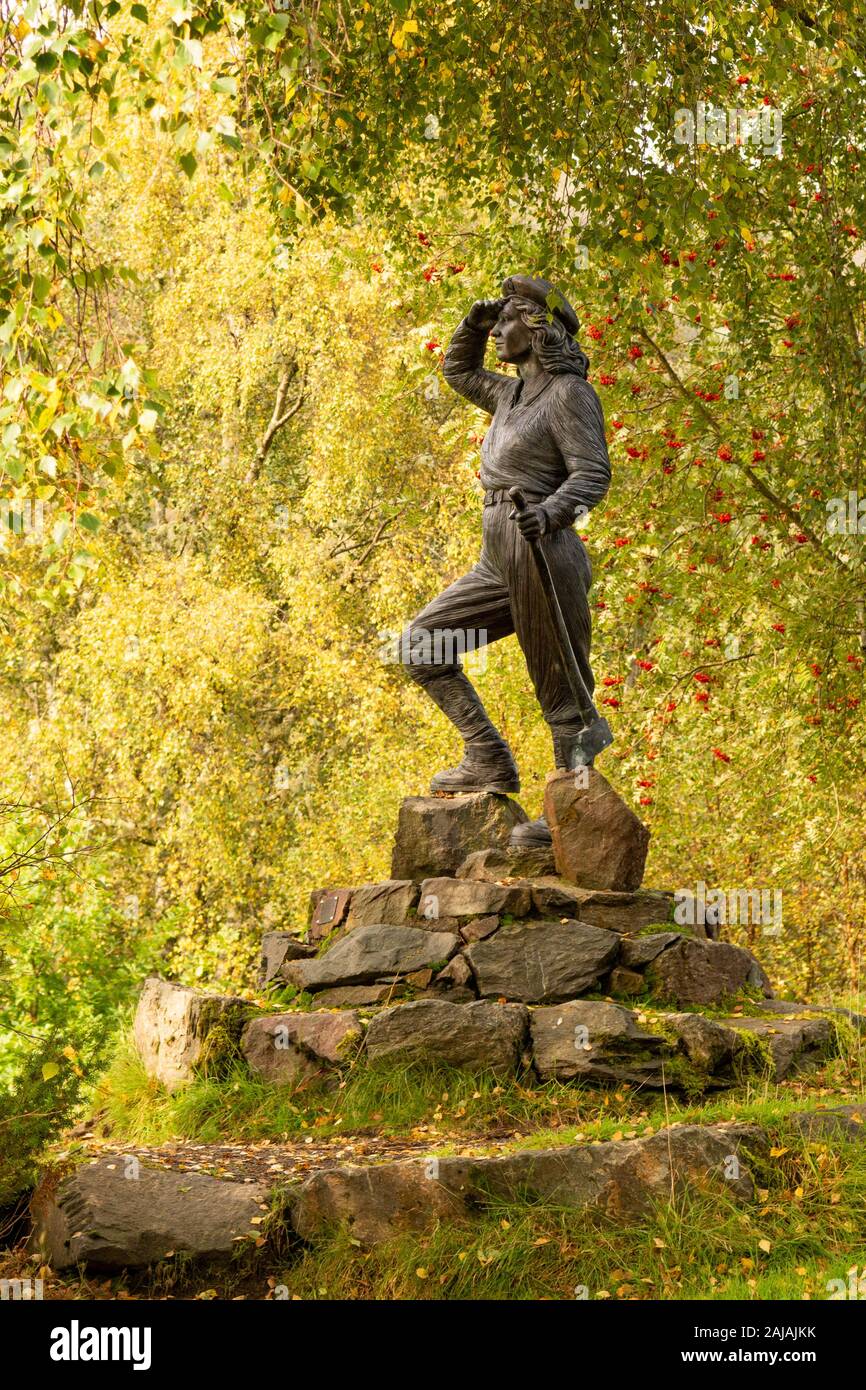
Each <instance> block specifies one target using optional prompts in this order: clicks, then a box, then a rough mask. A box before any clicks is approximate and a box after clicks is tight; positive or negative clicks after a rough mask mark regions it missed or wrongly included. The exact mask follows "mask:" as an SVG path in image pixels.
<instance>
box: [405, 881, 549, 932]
mask: <svg viewBox="0 0 866 1390" xmlns="http://www.w3.org/2000/svg"><path fill="white" fill-rule="evenodd" d="M531 906H532V897H531V893H530V889H529V885H528V884H527V883H481V882H478V881H476V880H473V879H465V878H425V879H424V882H423V883H422V884H421V899H420V902H419V904H418V911H419V913H421V914H423V915H424V916H425V917H426V918H428V920H430V921H432V922H435V921H436V920H437V919H438V918H440V917H450V918H464V917H487V916H490V915H491V914H496V915H499V916H511V917H525V916H526V914H527V912H528V911H529V909H530V908H531Z"/></svg>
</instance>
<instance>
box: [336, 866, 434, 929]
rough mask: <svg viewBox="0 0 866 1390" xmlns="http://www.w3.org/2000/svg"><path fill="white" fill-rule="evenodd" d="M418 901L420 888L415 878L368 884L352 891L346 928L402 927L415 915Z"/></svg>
mask: <svg viewBox="0 0 866 1390" xmlns="http://www.w3.org/2000/svg"><path fill="white" fill-rule="evenodd" d="M417 902H418V886H417V884H415V883H413V882H412V880H411V879H400V878H396V879H394V878H392V879H389V880H388V881H387V882H386V883H364V884H362V885H361V887H360V888H355V889H354V890H353V892H352V898H351V902H350V903H349V910H348V913H347V916H346V928H347V930H349V931H351V930H352V929H353V928H355V927H369V926H375V925H376V924H377V923H384V924H385V925H386V926H392V927H396V926H402V925H403V924H404V923H405V922H406V921H407V919H408V918H409V917H410V916H414V909H415V904H416V903H417Z"/></svg>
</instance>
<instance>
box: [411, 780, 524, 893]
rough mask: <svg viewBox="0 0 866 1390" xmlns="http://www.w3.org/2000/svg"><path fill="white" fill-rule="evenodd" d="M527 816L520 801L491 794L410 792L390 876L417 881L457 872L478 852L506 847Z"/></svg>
mask: <svg viewBox="0 0 866 1390" xmlns="http://www.w3.org/2000/svg"><path fill="white" fill-rule="evenodd" d="M525 820H526V812H525V811H524V810H523V809H522V808H521V807H520V806H518V804H517V802H516V801H512V800H511V798H510V797H507V796H499V795H497V794H495V793H492V792H469V793H466V794H465V795H461V796H409V797H407V798H406V799H405V800H404V801H403V802H402V804H401V806H400V814H399V817H398V820H397V835H396V838H395V842H394V853H393V857H392V860H391V875H392V877H393V878H411V879H416V880H417V879H422V878H435V877H436V876H437V875H439V874H453V873H454V872H455V871H456V870H457V868H458V867H459V866H460V865H461V864H462V863H463V861H464V859H465V858H466V856H467V855H469V854H471V853H472V852H473V851H474V850H480V849H486V848H487V847H488V846H491V845H492V846H501V847H503V848H504V847H505V846H506V845H507V844H508V837H509V835H510V834H511V832H512V830H513V829H514V827H515V825H520V824H521V823H522V822H523V821H525Z"/></svg>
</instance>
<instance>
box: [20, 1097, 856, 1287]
mask: <svg viewBox="0 0 866 1390" xmlns="http://www.w3.org/2000/svg"><path fill="white" fill-rule="evenodd" d="M782 1129H783V1130H791V1131H794V1132H795V1133H796V1134H798V1135H800V1136H802V1137H803V1138H804V1139H806V1140H807V1141H808V1142H813V1143H818V1144H828V1143H833V1142H834V1141H838V1140H848V1141H850V1142H853V1143H858V1144H859V1143H862V1142H864V1140H866V1106H864V1105H863V1104H859V1105H856V1104H854V1105H844V1106H835V1107H832V1108H831V1109H827V1110H818V1111H816V1110H807V1111H801V1112H799V1113H797V1114H794V1115H789V1116H788V1117H787V1118H786V1120H785V1121H784V1122H783V1123H782ZM778 1139H779V1133H778V1132H777V1130H776V1128H775V1127H774V1133H773V1137H772V1138H771V1136H770V1134H769V1133H768V1132H767V1131H766V1130H765V1129H764V1128H763V1127H762V1126H760V1125H756V1124H738V1123H722V1124H714V1125H698V1124H678V1125H672V1126H670V1127H668V1128H665V1129H661V1130H658V1131H657V1132H656V1133H654V1134H649V1135H645V1136H642V1137H641V1138H635V1139H613V1140H608V1141H604V1142H588V1141H584V1142H582V1143H570V1144H562V1145H559V1146H557V1147H552V1148H548V1149H508V1150H507V1151H506V1152H503V1153H499V1154H493V1155H490V1154H489V1153H481V1154H478V1155H476V1156H471V1155H468V1156H466V1155H462V1156H460V1157H454V1156H452V1155H450V1154H438V1153H436V1152H428V1153H422V1154H421V1155H419V1156H417V1157H409V1158H398V1159H396V1160H395V1159H384V1160H383V1159H381V1158H377V1157H375V1156H374V1157H372V1158H370V1159H367V1160H355V1161H353V1162H351V1163H346V1162H344V1163H341V1164H336V1165H334V1164H333V1163H332V1161H331V1160H330V1159H326V1158H325V1157H324V1156H323V1158H322V1160H320V1162H322V1163H323V1164H324V1166H321V1167H319V1168H314V1170H313V1172H312V1173H310V1172H309V1164H308V1161H306V1155H304V1159H305V1161H304V1162H303V1163H301V1164H297V1163H295V1164H292V1163H291V1162H289V1165H288V1168H287V1169H286V1170H285V1171H286V1172H287V1174H288V1178H287V1179H281V1180H280V1181H279V1182H277V1181H276V1180H274V1181H270V1180H268V1181H261V1180H259V1179H255V1178H247V1179H246V1180H245V1181H242V1182H239V1181H234V1180H232V1181H229V1180H227V1179H224V1178H215V1177H210V1176H207V1175H205V1174H200V1173H191V1172H188V1171H183V1170H178V1169H176V1168H174V1167H171V1168H165V1167H160V1166H153V1165H154V1164H155V1163H158V1161H159V1157H158V1153H157V1154H156V1155H154V1153H153V1151H149V1152H148V1154H147V1155H145V1158H144V1159H143V1160H139V1158H138V1157H137V1156H136V1155H135V1154H134V1153H129V1152H117V1153H107V1154H104V1155H102V1156H101V1157H99V1158H98V1159H94V1160H92V1161H90V1162H84V1163H82V1164H81V1165H80V1166H79V1167H78V1168H77V1169H75V1170H74V1171H72V1172H67V1173H58V1172H53V1171H48V1172H47V1173H46V1174H45V1175H44V1177H43V1180H42V1181H41V1182H40V1184H39V1186H38V1188H37V1190H36V1193H35V1194H34V1197H33V1201H32V1204H31V1213H32V1218H33V1229H32V1234H31V1237H30V1241H29V1247H30V1250H31V1251H32V1252H33V1253H34V1254H38V1255H39V1257H40V1258H41V1260H42V1261H43V1262H45V1263H48V1264H50V1265H51V1267H52V1268H54V1269H58V1270H61V1269H68V1268H70V1267H71V1266H74V1265H82V1266H85V1267H87V1268H92V1269H95V1270H111V1271H114V1270H119V1269H136V1268H139V1269H140V1268H145V1267H147V1266H152V1265H155V1264H158V1262H159V1261H161V1260H166V1259H169V1258H171V1257H173V1256H180V1255H182V1256H185V1257H187V1259H188V1260H190V1261H192V1260H198V1261H207V1262H212V1261H222V1260H229V1259H233V1258H235V1257H236V1256H237V1255H238V1253H242V1252H244V1251H247V1252H249V1257H250V1258H251V1259H256V1258H258V1259H260V1260H262V1261H265V1260H267V1259H268V1258H269V1256H272V1255H273V1253H274V1252H273V1251H271V1250H269V1230H268V1221H267V1218H268V1215H269V1213H270V1212H271V1211H273V1212H275V1214H276V1215H277V1216H278V1217H279V1226H280V1234H281V1249H280V1252H279V1258H281V1259H286V1258H290V1256H288V1257H287V1256H286V1254H285V1235H286V1230H285V1226H286V1219H287V1220H288V1226H289V1235H290V1236H291V1235H294V1236H295V1237H297V1238H298V1243H297V1244H296V1250H297V1252H298V1253H300V1252H301V1250H302V1249H303V1247H302V1245H301V1244H300V1242H301V1241H309V1240H311V1239H315V1238H316V1237H318V1236H321V1235H326V1234H327V1233H329V1232H331V1231H334V1230H335V1229H336V1230H340V1229H342V1230H343V1231H345V1232H346V1233H347V1234H348V1235H349V1236H350V1238H351V1239H352V1240H354V1241H356V1242H358V1243H359V1244H361V1245H362V1246H366V1247H369V1246H373V1245H375V1244H377V1243H378V1242H381V1241H384V1240H387V1239H389V1238H390V1237H393V1236H399V1235H402V1234H404V1233H406V1232H414V1233H421V1232H427V1231H430V1230H431V1229H433V1228H434V1227H435V1226H436V1225H437V1224H438V1223H440V1222H443V1221H447V1222H449V1223H451V1222H454V1221H461V1222H462V1221H465V1222H467V1223H470V1222H471V1221H472V1220H473V1219H475V1218H477V1217H478V1216H479V1215H483V1213H484V1212H485V1211H486V1209H487V1208H488V1207H489V1206H490V1205H491V1204H497V1203H500V1202H502V1201H506V1202H512V1203H514V1202H517V1203H523V1202H526V1203H530V1204H532V1205H536V1204H538V1203H548V1204H551V1205H554V1206H556V1207H560V1208H566V1209H568V1210H572V1211H591V1210H603V1211H605V1212H607V1213H608V1214H611V1215H613V1216H615V1217H616V1218H617V1219H618V1220H619V1221H621V1222H635V1221H640V1220H641V1218H642V1217H643V1216H644V1214H645V1213H646V1212H647V1210H648V1209H649V1208H651V1207H652V1206H655V1205H656V1204H659V1203H661V1204H665V1203H669V1202H671V1201H678V1200H679V1199H680V1198H681V1196H682V1195H683V1194H684V1193H686V1192H688V1191H692V1192H701V1193H702V1194H704V1195H708V1194H712V1193H713V1192H715V1193H718V1194H719V1195H720V1196H722V1195H724V1198H725V1200H726V1201H727V1200H728V1199H729V1198H730V1196H734V1197H736V1198H737V1199H738V1200H739V1201H741V1202H743V1203H744V1204H747V1203H757V1202H759V1201H762V1200H763V1198H762V1197H761V1195H760V1194H759V1193H758V1191H757V1190H756V1183H755V1178H754V1176H753V1173H752V1167H751V1165H753V1164H754V1163H755V1162H756V1161H757V1162H763V1161H765V1160H766V1159H767V1158H768V1156H769V1150H770V1146H771V1143H772V1142H773V1141H774V1140H775V1141H776V1142H778ZM493 1147H495V1145H494V1146H493ZM194 1149H195V1152H194V1154H193V1155H192V1156H193V1157H195V1158H198V1156H199V1153H200V1148H199V1146H194ZM169 1161H170V1162H171V1163H174V1162H176V1161H177V1146H176V1145H172V1146H171V1154H170V1159H169ZM293 1170H296V1171H297V1172H298V1173H299V1174H300V1175H299V1176H298V1177H294V1176H293Z"/></svg>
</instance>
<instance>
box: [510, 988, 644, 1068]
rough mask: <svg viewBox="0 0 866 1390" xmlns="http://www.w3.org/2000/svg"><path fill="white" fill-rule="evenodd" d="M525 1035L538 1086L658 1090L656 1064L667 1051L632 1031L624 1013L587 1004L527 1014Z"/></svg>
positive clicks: (614, 1007)
mask: <svg viewBox="0 0 866 1390" xmlns="http://www.w3.org/2000/svg"><path fill="white" fill-rule="evenodd" d="M530 1033H531V1036H532V1060H533V1062H534V1064H535V1069H536V1071H537V1072H538V1074H539V1076H540V1077H541V1080H542V1081H553V1080H557V1081H571V1080H574V1079H575V1078H580V1079H582V1080H586V1081H594V1082H599V1081H601V1082H610V1081H616V1082H626V1081H627V1082H630V1083H633V1084H644V1085H645V1084H647V1083H649V1084H651V1085H660V1084H661V1080H662V1071H661V1064H662V1061H663V1059H664V1057H665V1056H666V1055H669V1054H670V1052H671V1049H670V1047H668V1046H666V1044H665V1042H664V1040H663V1039H662V1038H659V1037H657V1036H655V1035H654V1034H652V1033H647V1032H645V1031H644V1030H643V1029H641V1028H639V1027H638V1024H637V1021H636V1019H635V1015H634V1014H633V1013H632V1012H631V1011H630V1010H629V1009H623V1008H620V1007H619V1005H617V1004H607V1003H604V1002H600V1001H596V1000H592V999H577V1000H574V1001H573V1002H571V1003H568V1004H559V1005H557V1006H556V1007H555V1008H542V1009H532V1010H531V1012H530Z"/></svg>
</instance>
